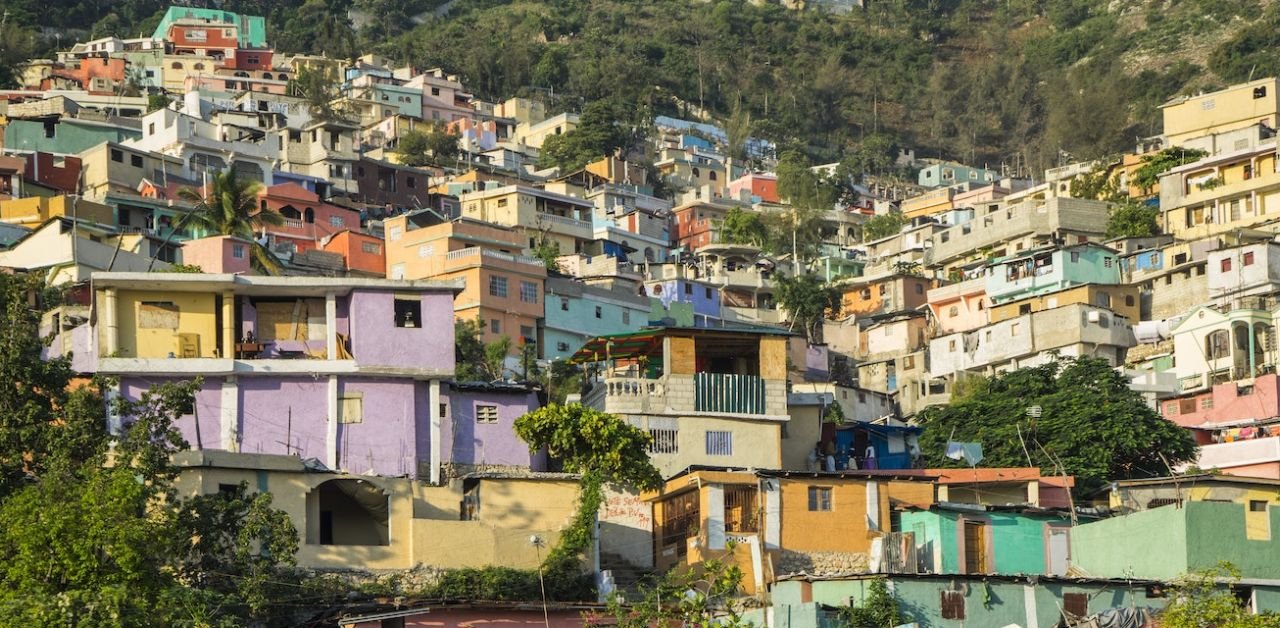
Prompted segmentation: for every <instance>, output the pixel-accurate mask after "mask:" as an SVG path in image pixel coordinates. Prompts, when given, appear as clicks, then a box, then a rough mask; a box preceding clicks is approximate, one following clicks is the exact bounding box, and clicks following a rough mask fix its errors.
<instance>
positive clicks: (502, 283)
mask: <svg viewBox="0 0 1280 628" xmlns="http://www.w3.org/2000/svg"><path fill="white" fill-rule="evenodd" d="M489 296H491V297H500V298H504V299H505V298H506V297H507V278H506V277H500V276H498V275H490V276H489Z"/></svg>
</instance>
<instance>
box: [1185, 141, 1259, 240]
mask: <svg viewBox="0 0 1280 628" xmlns="http://www.w3.org/2000/svg"><path fill="white" fill-rule="evenodd" d="M1160 211H1161V213H1162V219H1161V221H1162V224H1161V228H1162V231H1163V232H1164V233H1167V234H1170V235H1173V236H1174V237H1176V238H1178V239H1180V240H1199V239H1201V238H1206V237H1209V236H1213V235H1217V234H1220V233H1226V232H1228V231H1233V230H1235V229H1241V228H1247V227H1251V226H1253V225H1255V224H1258V223H1263V222H1269V221H1272V220H1274V219H1275V218H1276V217H1277V216H1280V173H1277V172H1276V148H1275V144H1274V143H1269V144H1264V145H1260V146H1257V147H1254V148H1253V149H1250V150H1245V151H1238V152H1231V153H1225V154H1222V155H1211V156H1208V157H1205V158H1204V159H1201V160H1200V161H1197V162H1194V163H1190V164H1186V165H1183V166H1179V167H1177V168H1174V169H1172V170H1170V171H1169V172H1168V173H1166V174H1165V175H1164V176H1162V177H1161V178H1160Z"/></svg>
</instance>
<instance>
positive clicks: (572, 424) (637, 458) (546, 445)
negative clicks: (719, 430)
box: [515, 404, 662, 490]
mask: <svg viewBox="0 0 1280 628" xmlns="http://www.w3.org/2000/svg"><path fill="white" fill-rule="evenodd" d="M515 430H516V435H517V436H519V437H520V439H521V440H523V441H524V442H526V443H528V444H529V449H530V450H531V451H537V450H540V449H546V450H547V454H548V455H549V456H551V457H552V458H554V459H556V460H559V461H560V462H561V463H562V464H563V465H564V470H565V471H567V472H569V473H582V474H584V475H585V474H595V475H597V476H599V478H600V481H602V482H604V483H606V484H619V485H622V486H629V487H633V488H638V489H644V490H648V489H654V488H657V487H658V486H659V485H661V483H662V476H661V475H660V474H659V473H658V470H657V469H656V468H654V466H653V464H652V463H651V462H649V455H648V454H647V453H646V451H647V450H648V447H649V441H650V438H649V435H648V434H647V433H645V432H644V431H643V430H641V429H640V428H637V427H634V426H632V425H630V424H628V423H627V422H626V421H623V420H622V419H619V418H618V417H616V416H614V415H612V414H607V413H604V412H600V411H599V410H594V409H591V408H588V407H586V406H583V405H580V404H569V405H567V406H561V405H555V404H551V405H547V406H544V407H542V408H539V409H537V410H534V411H532V412H529V413H528V414H525V415H524V416H522V417H520V418H519V419H516V423H515Z"/></svg>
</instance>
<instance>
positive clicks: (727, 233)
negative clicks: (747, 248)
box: [720, 207, 769, 246]
mask: <svg viewBox="0 0 1280 628" xmlns="http://www.w3.org/2000/svg"><path fill="white" fill-rule="evenodd" d="M768 240H769V228H768V227H766V226H765V221H764V219H763V218H761V216H760V214H759V213H757V212H754V211H749V210H745V209H742V208H740V207H734V208H732V209H730V210H729V211H728V212H726V213H725V215H724V220H723V221H721V223H720V241H721V242H726V243H731V244H750V245H753V246H764V245H765V244H766V242H767V241H768Z"/></svg>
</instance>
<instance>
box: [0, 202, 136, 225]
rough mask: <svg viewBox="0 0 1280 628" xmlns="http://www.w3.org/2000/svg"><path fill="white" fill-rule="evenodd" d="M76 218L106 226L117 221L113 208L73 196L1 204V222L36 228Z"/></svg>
mask: <svg viewBox="0 0 1280 628" xmlns="http://www.w3.org/2000/svg"><path fill="white" fill-rule="evenodd" d="M63 216H66V217H68V218H76V219H79V220H87V221H89V222H96V223H98V224H102V225H113V224H115V222H116V217H115V210H113V209H112V208H111V207H110V206H107V205H101V204H99V203H94V202H93V201H86V200H84V199H76V198H72V197H70V196H52V197H49V196H31V197H27V198H15V199H10V200H5V201H0V221H3V222H7V223H10V224H15V225H26V226H28V227H34V226H37V225H41V224H44V222H45V221H47V220H49V219H50V218H61V217H63Z"/></svg>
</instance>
